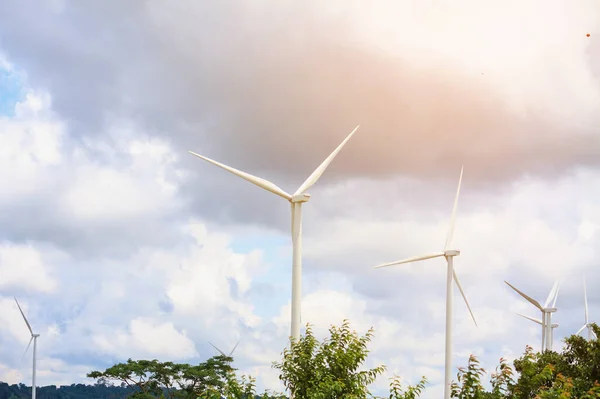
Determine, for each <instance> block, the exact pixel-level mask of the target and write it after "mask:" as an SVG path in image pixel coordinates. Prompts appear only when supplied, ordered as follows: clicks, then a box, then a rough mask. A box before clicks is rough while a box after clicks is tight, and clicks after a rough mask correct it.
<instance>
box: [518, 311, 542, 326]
mask: <svg viewBox="0 0 600 399" xmlns="http://www.w3.org/2000/svg"><path fill="white" fill-rule="evenodd" d="M517 314H518V315H519V316H521V317H524V318H526V319H527V320H531V321H533V322H534V323H538V324H539V325H543V324H544V323H542V321H541V320H540V319H534V318H533V317H529V316H525V315H524V314H521V313H517Z"/></svg>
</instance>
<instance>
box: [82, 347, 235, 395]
mask: <svg viewBox="0 0 600 399" xmlns="http://www.w3.org/2000/svg"><path fill="white" fill-rule="evenodd" d="M231 360H232V359H231V358H228V357H226V356H215V357H212V358H210V359H208V360H207V361H206V362H203V363H200V364H198V365H195V366H192V365H189V364H177V363H173V362H159V361H158V360H156V359H154V360H131V359H128V360H127V362H126V363H118V364H116V365H114V366H112V367H109V368H107V369H106V370H105V371H103V372H100V371H92V372H91V373H89V374H88V375H87V376H88V377H89V378H94V379H96V380H98V383H100V384H113V383H115V382H116V383H120V384H125V385H126V386H127V387H129V388H131V389H132V390H133V392H134V393H133V394H132V395H131V397H134V398H140V399H141V398H173V399H174V398H196V397H198V396H201V395H204V394H206V393H207V392H222V391H224V390H225V388H226V387H227V386H228V383H229V381H230V380H231V377H230V374H231V373H233V372H234V369H233V368H232V367H231V366H230V365H229V363H230V362H231Z"/></svg>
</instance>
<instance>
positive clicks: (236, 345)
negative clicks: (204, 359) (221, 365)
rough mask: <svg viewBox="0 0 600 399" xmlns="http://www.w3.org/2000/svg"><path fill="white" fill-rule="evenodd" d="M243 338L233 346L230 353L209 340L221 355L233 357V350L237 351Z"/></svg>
mask: <svg viewBox="0 0 600 399" xmlns="http://www.w3.org/2000/svg"><path fill="white" fill-rule="evenodd" d="M240 341H241V340H238V342H237V343H236V344H235V346H234V347H233V349H232V350H231V352H229V355H226V354H225V352H223V351H222V350H221V349H219V348H217V347H216V346H215V345H213V343H212V342H209V344H210V345H211V346H212V347H213V348H215V349H216V350H217V351H218V352H219V353H220V354H221V355H223V356H225V357H233V352H235V349H236V348H237V347H238V345H239V344H240Z"/></svg>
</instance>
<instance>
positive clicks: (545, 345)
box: [504, 281, 560, 352]
mask: <svg viewBox="0 0 600 399" xmlns="http://www.w3.org/2000/svg"><path fill="white" fill-rule="evenodd" d="M504 282H505V283H506V284H507V285H508V286H509V287H510V288H512V289H513V290H515V291H516V292H517V294H519V295H521V296H522V297H523V298H525V299H526V300H527V301H528V302H529V303H531V304H532V305H533V306H535V307H536V308H538V309H539V310H540V312H542V350H541V351H542V352H543V351H544V350H552V313H554V312H556V308H555V307H554V306H555V305H556V298H558V291H559V289H560V287H559V284H558V281H556V282H555V283H554V286H553V287H552V289H551V290H550V293H549V294H548V298H546V302H545V303H544V306H542V305H540V303H539V302H538V301H536V300H535V299H533V298H532V297H530V296H529V295H526V294H524V293H523V292H522V291H520V290H519V289H518V288H516V287H515V286H513V285H512V284H510V283H509V282H508V281H504ZM550 302H552V306H549V305H550Z"/></svg>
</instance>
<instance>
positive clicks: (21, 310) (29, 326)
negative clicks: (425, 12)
mask: <svg viewBox="0 0 600 399" xmlns="http://www.w3.org/2000/svg"><path fill="white" fill-rule="evenodd" d="M13 298H15V302H16V303H17V306H18V307H19V312H21V316H23V320H25V324H27V328H28V329H29V332H30V333H31V335H33V330H32V329H31V325H29V322H28V321H27V317H25V313H23V309H21V305H19V301H17V298H16V297H13Z"/></svg>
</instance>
